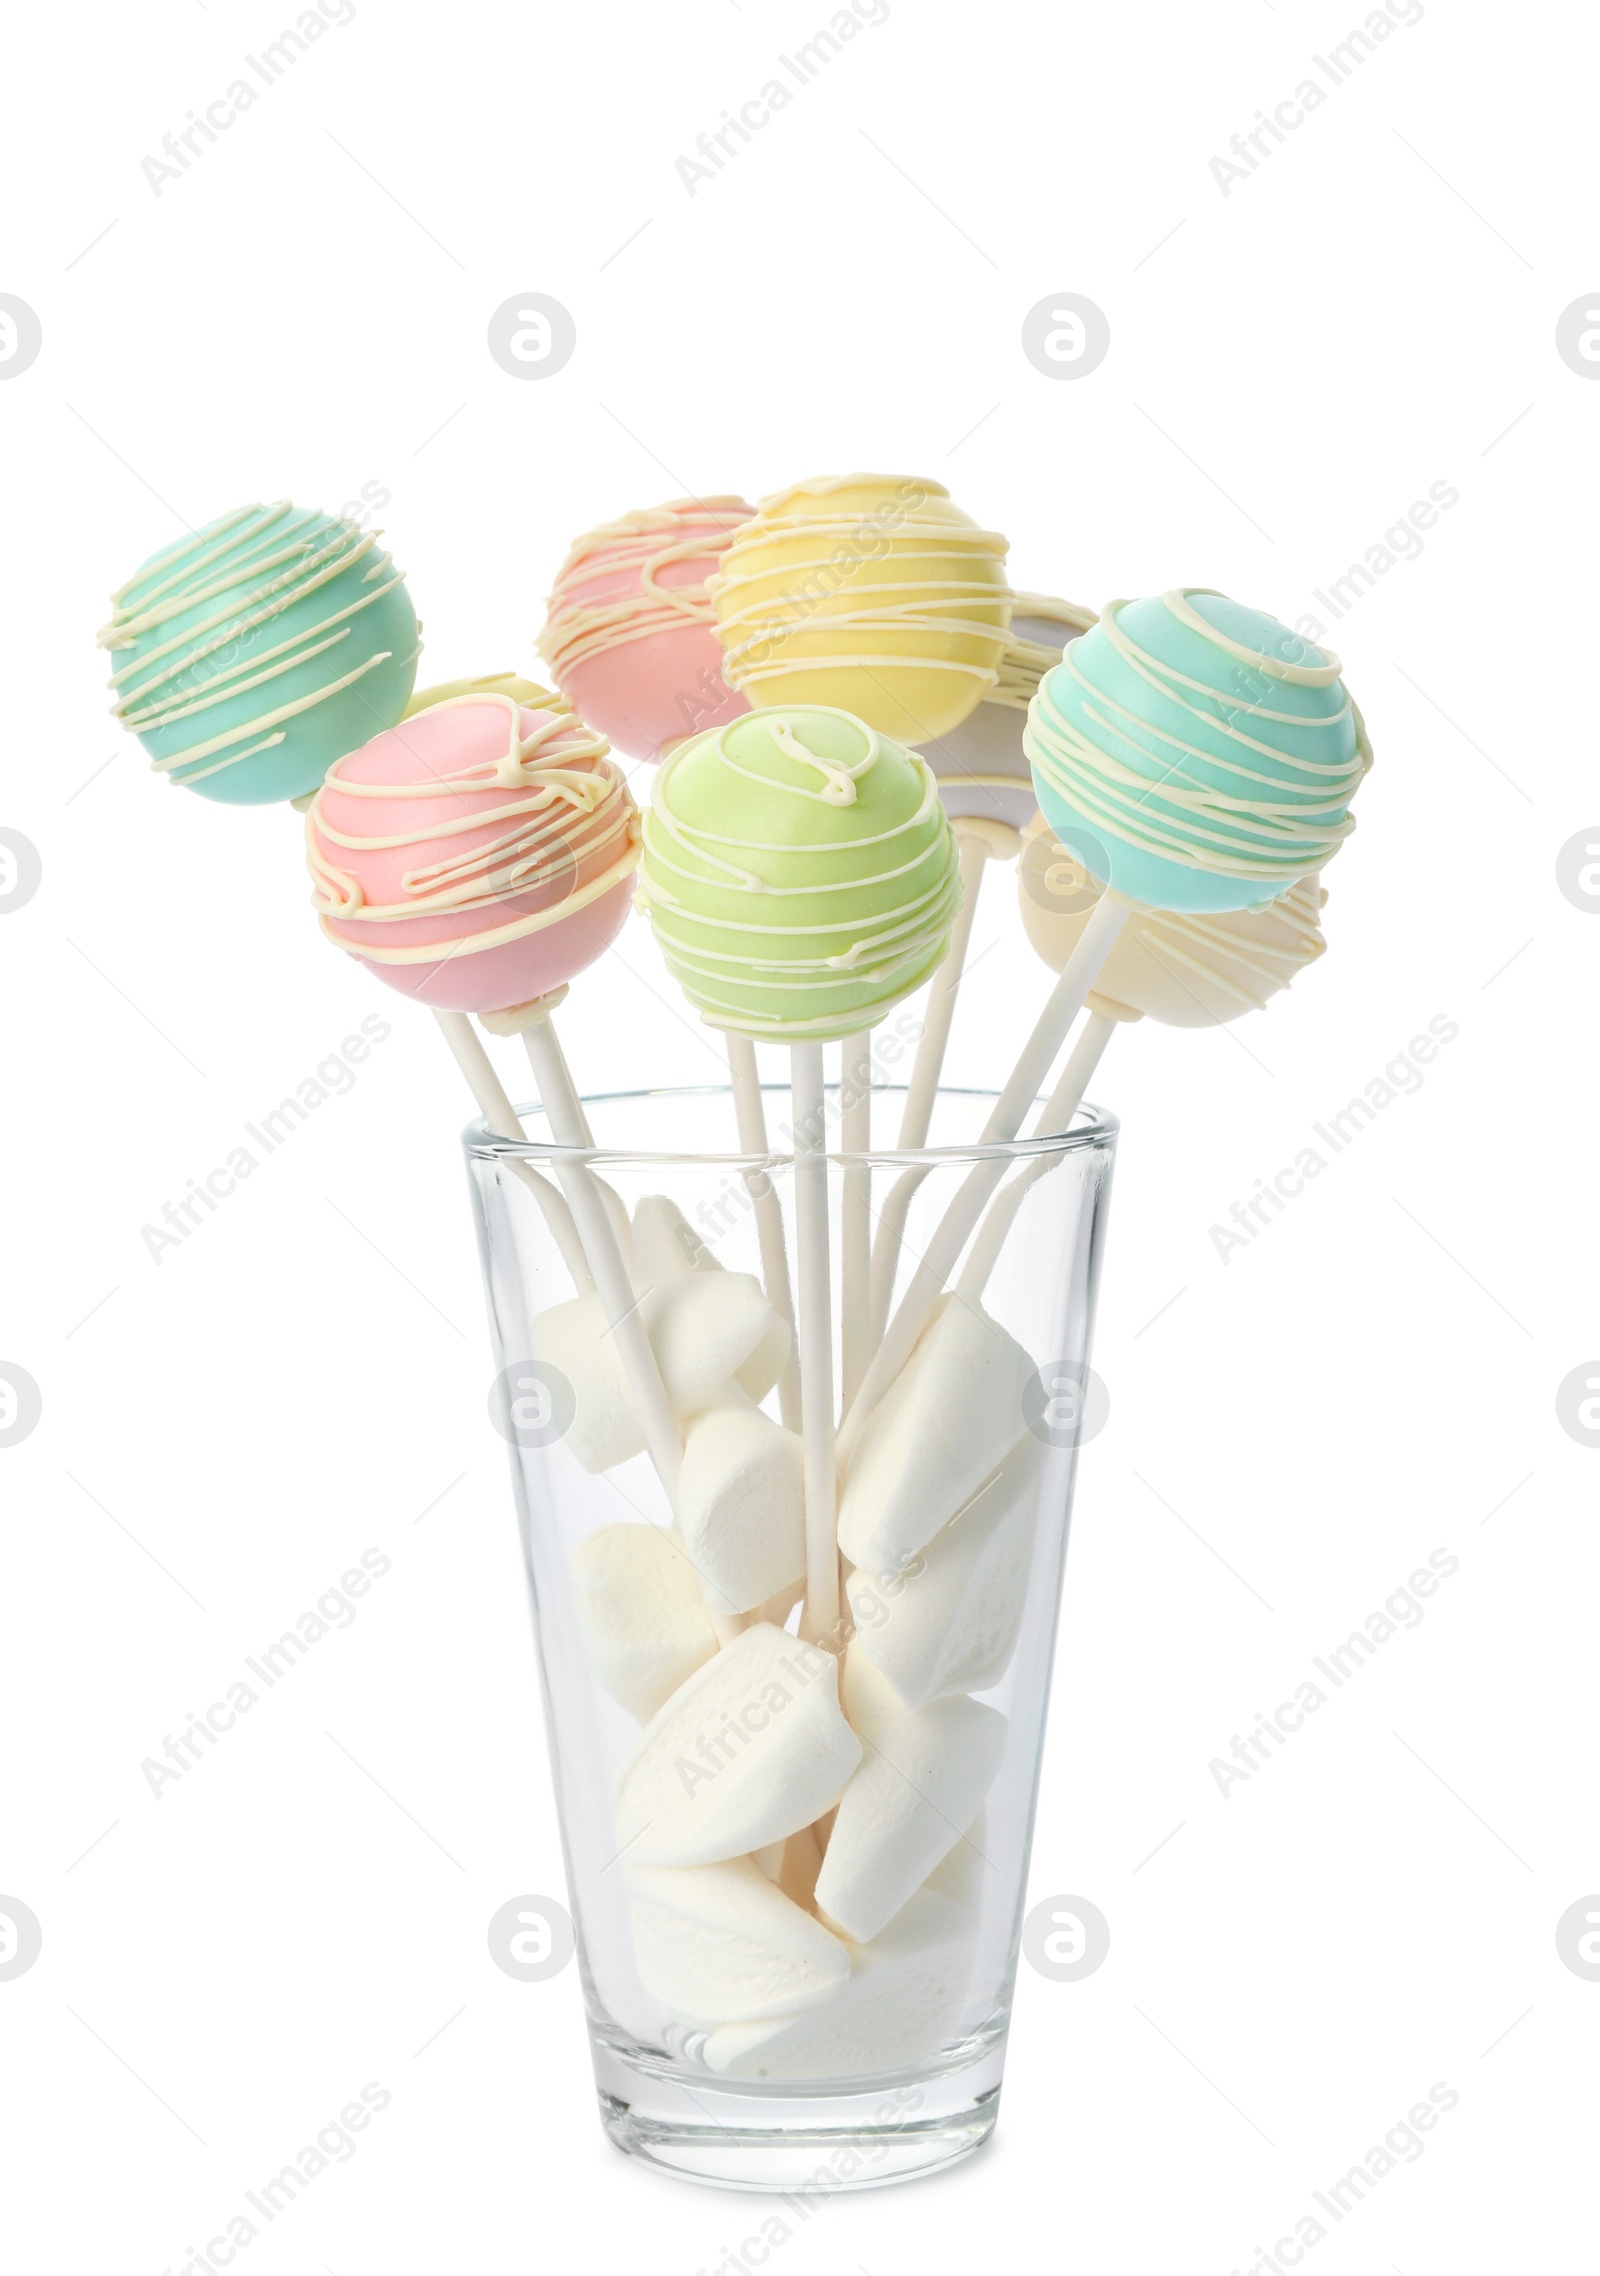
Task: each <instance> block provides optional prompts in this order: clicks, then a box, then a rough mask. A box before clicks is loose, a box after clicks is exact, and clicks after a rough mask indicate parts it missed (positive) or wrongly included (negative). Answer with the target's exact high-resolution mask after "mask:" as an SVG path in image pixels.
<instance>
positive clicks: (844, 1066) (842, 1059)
mask: <svg viewBox="0 0 1600 2276" xmlns="http://www.w3.org/2000/svg"><path fill="white" fill-rule="evenodd" d="M839 1100H840V1119H839V1143H840V1146H841V1147H842V1149H843V1151H844V1152H845V1153H846V1154H853V1155H857V1156H865V1155H867V1154H869V1153H870V1152H871V1150H872V1030H871V1029H870V1028H867V1029H864V1030H863V1032H862V1033H861V1034H860V1035H850V1036H846V1038H845V1040H844V1042H843V1043H842V1044H841V1045H840V1046H839ZM839 1250H840V1306H839V1346H840V1365H839V1373H840V1385H839V1397H840V1399H841V1401H842V1402H843V1404H844V1405H845V1406H846V1407H848V1406H849V1404H850V1402H851V1400H852V1399H853V1398H854V1397H855V1395H856V1393H857V1392H858V1391H859V1390H860V1388H861V1378H862V1377H863V1376H864V1375H865V1374H866V1372H867V1361H868V1359H869V1358H870V1357H871V1356H872V1354H871V1343H870V1337H871V1326H872V1322H871V1318H870V1306H871V1282H872V1171H871V1170H870V1168H868V1167H867V1165H866V1163H865V1161H864V1160H863V1161H861V1162H860V1163H859V1166H851V1167H848V1168H847V1169H846V1170H845V1173H844V1193H843V1198H842V1201H841V1203H840V1216H839Z"/></svg>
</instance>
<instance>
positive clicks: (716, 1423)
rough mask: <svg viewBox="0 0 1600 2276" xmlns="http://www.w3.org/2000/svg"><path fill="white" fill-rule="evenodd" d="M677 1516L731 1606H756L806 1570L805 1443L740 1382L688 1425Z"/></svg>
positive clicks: (700, 1568) (698, 1560)
mask: <svg viewBox="0 0 1600 2276" xmlns="http://www.w3.org/2000/svg"><path fill="white" fill-rule="evenodd" d="M678 1523H679V1524H680V1526H681V1527H682V1528H683V1538H684V1541H685V1543H686V1544H687V1546H688V1550H689V1554H690V1556H691V1557H692V1558H693V1560H694V1565H695V1570H696V1571H697V1572H698V1573H701V1574H702V1575H703V1576H704V1578H705V1580H706V1582H707V1584H708V1586H710V1587H711V1588H713V1589H715V1590H716V1592H717V1594H718V1596H719V1598H720V1599H721V1601H722V1602H723V1603H724V1604H725V1605H726V1606H727V1607H728V1609H729V1610H730V1611H733V1612H751V1611H753V1610H754V1609H755V1607H756V1606H757V1605H759V1604H764V1603H765V1602H766V1600H767V1598H768V1597H770V1596H774V1595H776V1593H777V1592H778V1590H779V1589H781V1588H784V1587H787V1586H788V1585H789V1584H790V1583H791V1582H793V1581H795V1580H796V1579H799V1578H801V1577H802V1576H803V1575H804V1573H805V1569H806V1489H805V1448H804V1446H803V1445H802V1444H801V1441H800V1439H799V1438H798V1436H797V1435H796V1434H795V1432H793V1431H792V1430H785V1429H783V1428H782V1426H781V1425H780V1424H778V1423H775V1422H774V1421H773V1420H772V1418H771V1416H770V1415H766V1414H763V1413H762V1411H761V1409H760V1408H759V1407H758V1406H757V1405H756V1404H755V1402H754V1401H753V1400H751V1399H748V1398H746V1397H745V1395H744V1393H743V1392H742V1391H741V1390H740V1389H739V1388H738V1386H737V1385H736V1384H734V1385H730V1386H729V1387H728V1389H727V1390H726V1391H725V1392H723V1394H722V1395H721V1396H720V1397H719V1398H718V1399H717V1400H716V1401H715V1402H714V1403H713V1404H712V1405H711V1406H709V1407H706V1408H705V1409H704V1410H703V1411H702V1412H701V1413H700V1414H698V1415H696V1416H695V1417H694V1419H693V1421H692V1422H691V1423H690V1424H689V1427H688V1429H687V1431H686V1432H685V1433H684V1441H683V1471H682V1475H681V1477H680V1479H679V1482H678Z"/></svg>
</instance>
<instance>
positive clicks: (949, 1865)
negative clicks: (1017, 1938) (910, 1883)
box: [923, 1810, 1000, 1912]
mask: <svg viewBox="0 0 1600 2276" xmlns="http://www.w3.org/2000/svg"><path fill="white" fill-rule="evenodd" d="M988 1839H989V1833H988V1827H987V1825H986V1823H985V1812H984V1811H982V1810H980V1811H979V1812H978V1814H977V1816H976V1817H975V1818H974V1819H973V1821H972V1823H971V1825H970V1826H968V1828H967V1830H966V1832H965V1833H964V1834H963V1835H962V1836H961V1839H960V1840H959V1841H958V1842H957V1843H956V1844H955V1845H954V1847H953V1848H952V1849H951V1850H950V1852H949V1854H948V1856H946V1857H944V1858H943V1859H941V1861H940V1862H939V1864H937V1865H936V1866H935V1867H934V1869H933V1871H932V1872H931V1873H930V1874H929V1875H928V1878H927V1880H926V1881H925V1882H924V1883H923V1887H924V1888H927V1889H932V1890H933V1891H934V1892H935V1893H936V1894H937V1895H939V1896H941V1897H948V1898H949V1899H950V1901H951V1903H952V1904H958V1905H965V1906H966V1907H967V1909H968V1911H969V1912H977V1911H978V1909H979V1908H980V1906H981V1905H982V1903H983V1900H984V1896H985V1894H986V1892H987V1890H988V1889H989V1888H990V1887H991V1885H997V1884H998V1883H999V1879H1000V1875H999V1872H998V1870H997V1867H996V1865H995V1863H994V1862H993V1861H992V1860H991V1858H990V1854H989V1851H988V1849H987V1848H986V1847H985V1844H986V1842H987V1841H988Z"/></svg>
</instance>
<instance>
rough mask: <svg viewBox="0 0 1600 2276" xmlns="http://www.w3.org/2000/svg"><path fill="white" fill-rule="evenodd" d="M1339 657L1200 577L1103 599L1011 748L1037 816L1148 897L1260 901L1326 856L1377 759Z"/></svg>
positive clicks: (1343, 831) (1164, 903)
mask: <svg viewBox="0 0 1600 2276" xmlns="http://www.w3.org/2000/svg"><path fill="white" fill-rule="evenodd" d="M1340 669H1341V667H1340V663H1339V659H1338V657H1337V656H1334V655H1331V654H1330V653H1329V652H1328V651H1327V650H1326V649H1322V648H1318V647H1316V646H1314V645H1313V644H1312V642H1310V641H1309V640H1306V639H1304V638H1302V636H1301V635H1300V634H1299V633H1297V632H1291V631H1290V630H1289V629H1288V627H1287V626H1286V625H1282V624H1279V623H1278V622H1277V621H1276V620H1275V619H1274V618H1272V617H1270V616H1263V615H1261V614H1259V613H1258V612H1257V611H1256V610H1254V609H1247V608H1242V607H1241V606H1240V605H1239V603H1238V602H1237V601H1230V600H1228V599H1226V598H1225V597H1224V596H1223V595H1222V594H1221V593H1214V592H1211V591H1209V590H1207V589H1206V588H1205V587H1203V586H1195V585H1188V586H1183V587H1181V588H1179V589H1178V590H1176V591H1173V592H1169V593H1164V594H1162V595H1161V596H1160V597H1159V598H1158V599H1151V600H1139V601H1112V602H1110V603H1109V604H1108V605H1107V607H1106V609H1105V611H1104V613H1103V614H1102V616H1101V618H1100V620H1099V622H1098V623H1097V624H1095V625H1094V626H1093V627H1092V628H1091V629H1090V630H1089V631H1088V632H1086V633H1085V634H1084V635H1083V637H1082V639H1081V640H1074V641H1073V642H1072V643H1071V645H1070V646H1069V647H1068V649H1067V651H1066V654H1065V655H1064V657H1063V658H1062V661H1061V662H1060V663H1059V664H1058V665H1057V666H1056V667H1055V669H1054V670H1053V671H1051V672H1049V673H1047V674H1046V676H1045V678H1044V679H1043V680H1042V681H1041V683H1040V685H1039V689H1038V692H1037V693H1036V694H1035V696H1034V699H1033V702H1032V704H1031V705H1030V707H1029V711H1028V724H1027V727H1026V729H1025V730H1024V735H1023V748H1024V750H1025V751H1026V752H1027V755H1028V757H1029V759H1030V760H1031V762H1032V765H1033V780H1034V788H1035V790H1036V792H1037V794H1038V799H1039V805H1040V808H1041V810H1042V812H1043V814H1044V817H1045V820H1046V821H1047V822H1048V823H1049V824H1050V827H1051V829H1052V830H1053V831H1054V833H1055V835H1056V837H1057V838H1058V839H1060V840H1062V842H1063V843H1069V844H1070V845H1071V847H1072V850H1073V851H1074V852H1075V853H1076V854H1077V856H1078V858H1079V859H1080V860H1081V861H1082V862H1083V864H1084V866H1085V867H1086V868H1087V869H1088V870H1090V871H1091V872H1092V874H1094V875H1095V876H1097V877H1098V878H1099V879H1100V880H1101V882H1102V883H1104V884H1106V885H1107V886H1109V887H1110V889H1111V891H1112V892H1113V893H1115V894H1117V895H1119V896H1120V897H1121V898H1122V899H1124V900H1126V901H1131V902H1135V903H1138V904H1140V905H1141V906H1143V907H1145V908H1154V909H1170V910H1197V911H1206V910H1212V911H1217V910H1225V909H1245V908H1260V907H1263V906H1264V905H1265V904H1266V903H1267V902H1269V901H1272V900H1275V899H1276V898H1277V897H1278V896H1279V895H1280V894H1282V893H1284V892H1286V891H1287V890H1288V888H1289V887H1290V886H1291V885H1293V884H1294V883H1295V882H1296V880H1297V879H1299V878H1302V877H1305V876H1307V875H1309V874H1310V872H1311V871H1312V870H1317V869H1322V868H1325V867H1326V865H1327V863H1328V862H1329V861H1330V860H1331V859H1332V857H1333V856H1334V854H1336V853H1337V852H1338V850H1339V848H1340V846H1341V845H1342V844H1343V843H1344V841H1345V839H1346V838H1347V837H1348V836H1349V834H1350V832H1351V830H1352V829H1354V827H1355V824H1354V822H1353V821H1352V820H1351V817H1350V812H1349V807H1350V800H1351V798H1352V797H1353V796H1354V794H1355V791H1356V789H1357V788H1358V786H1359V784H1360V782H1361V778H1362V776H1363V775H1364V774H1365V773H1366V771H1367V769H1368V767H1369V766H1370V765H1371V764H1372V749H1371V746H1370V744H1369V743H1368V741H1367V737H1366V732H1365V729H1364V728H1363V726H1362V723H1361V715H1360V713H1359V712H1358V711H1357V709H1356V707H1355V705H1354V703H1353V702H1352V701H1351V699H1350V696H1349V693H1348V691H1347V690H1346V688H1345V685H1344V683H1343V681H1342V680H1341V678H1340V676H1339V674H1340Z"/></svg>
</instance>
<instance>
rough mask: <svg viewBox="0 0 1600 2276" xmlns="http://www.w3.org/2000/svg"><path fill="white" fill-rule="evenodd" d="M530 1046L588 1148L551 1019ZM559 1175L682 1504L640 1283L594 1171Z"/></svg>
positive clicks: (725, 1637)
mask: <svg viewBox="0 0 1600 2276" xmlns="http://www.w3.org/2000/svg"><path fill="white" fill-rule="evenodd" d="M522 1039H523V1042H524V1044H525V1045H526V1047H527V1052H528V1064H529V1066H530V1067H531V1068H532V1069H533V1079H534V1081H535V1082H536V1083H537V1084H538V1086H539V1096H540V1098H541V1099H542V1100H543V1102H544V1110H545V1114H546V1115H547V1117H548V1118H549V1123H550V1128H551V1132H552V1134H553V1135H554V1137H555V1140H556V1143H557V1144H558V1145H560V1146H572V1147H582V1146H584V1145H585V1143H586V1141H585V1139H584V1137H583V1136H582V1133H583V1131H584V1130H585V1129H586V1128H587V1123H586V1121H585V1117H584V1113H583V1109H582V1107H581V1106H580V1105H579V1103H578V1094H577V1091H576V1090H575V1089H574V1087H573V1082H572V1076H571V1074H570V1073H569V1072H568V1069H567V1062H566V1059H565V1058H564V1056H563V1055H562V1050H561V1046H560V1044H559V1043H558V1042H557V1040H556V1032H555V1029H554V1028H553V1027H552V1025H551V1024H550V1020H549V1018H548V1016H547V1017H545V1018H544V1019H539V1020H535V1021H534V1022H533V1024H532V1025H531V1026H530V1027H525V1028H524V1029H523V1031H522ZM555 1167H556V1176H557V1177H558V1178H559V1179H560V1181H561V1185H562V1188H563V1190H564V1192H565V1194H566V1197H567V1200H568V1202H569V1203H570V1204H571V1207H572V1214H573V1217H574V1218H575V1220H576V1221H577V1227H578V1232H579V1234H580V1236H581V1237H582V1240H583V1245H584V1249H585V1251H586V1252H587V1254H588V1258H589V1263H590V1267H591V1269H592V1270H593V1273H594V1281H595V1287H596V1288H597V1289H598V1291H599V1294H600V1301H601V1303H602V1304H603V1305H604V1307H605V1314H606V1318H607V1320H608V1321H609V1322H610V1324H611V1333H612V1335H613V1336H614V1337H615V1338H616V1345H617V1353H618V1356H619V1358H620V1359H621V1361H622V1365H623V1368H624V1370H625V1372H626V1374H627V1378H628V1388H629V1390H630V1391H631V1392H632V1393H633V1401H634V1405H635V1406H636V1407H637V1408H638V1410H639V1419H640V1421H641V1422H642V1423H643V1425H644V1435H645V1444H646V1446H647V1447H648V1449H649V1452H650V1459H651V1461H652V1462H653V1463H654V1465H655V1470H656V1476H657V1477H658V1478H659V1479H660V1480H661V1484H662V1487H663V1489H664V1490H665V1493H666V1496H667V1501H668V1504H669V1505H670V1506H672V1507H674V1508H675V1507H676V1503H677V1497H678V1473H679V1471H680V1470H681V1468H682V1466H683V1440H682V1438H681V1437H680V1436H679V1432H678V1424H677V1418H676V1417H675V1415H674V1414H673V1412H672V1408H671V1406H670V1405H669V1404H668V1400H667V1391H666V1385H665V1384H664V1383H663V1382H662V1380H661V1370H660V1368H659V1366H658V1365H657V1364H656V1355H655V1352H654V1350H653V1348H652V1346H651V1343H650V1338H649V1337H648V1335H646V1333H645V1327H644V1321H643V1320H642V1319H641V1317H640V1315H639V1305H638V1300H637V1298H636V1297H635V1295H634V1292H633V1284H632V1282H631V1280H630V1279H629V1277H628V1272H627V1268H626V1266H625V1265H624V1264H623V1261H622V1251H621V1249H620V1248H619V1247H618V1245H617V1236H616V1231H615V1229H614V1227H613V1225H612V1222H611V1219H610V1217H609V1215H608V1214H607V1212H606V1206H605V1203H604V1201H603V1200H602V1199H601V1196H600V1191H599V1187H598V1184H597V1182H596V1180H595V1178H594V1177H593V1175H592V1174H591V1173H590V1171H589V1170H588V1169H587V1168H584V1167H582V1166H580V1165H579V1164H577V1163H574V1162H564V1161H561V1160H559V1159H558V1160H557V1162H556V1166H555ZM706 1610H707V1611H708V1612H709V1613H710V1615H711V1621H712V1625H713V1627H714V1628H715V1629H716V1631H717V1640H718V1642H719V1643H723V1644H726V1643H728V1642H730V1641H731V1640H732V1638H733V1637H734V1636H736V1635H737V1634H738V1633H739V1623H738V1621H737V1620H731V1619H729V1618H728V1616H727V1615H726V1614H724V1613H721V1612H719V1611H718V1610H717V1607H716V1605H715V1604H714V1603H713V1602H712V1601H711V1597H710V1594H709V1592H708V1593H707V1602H706Z"/></svg>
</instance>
